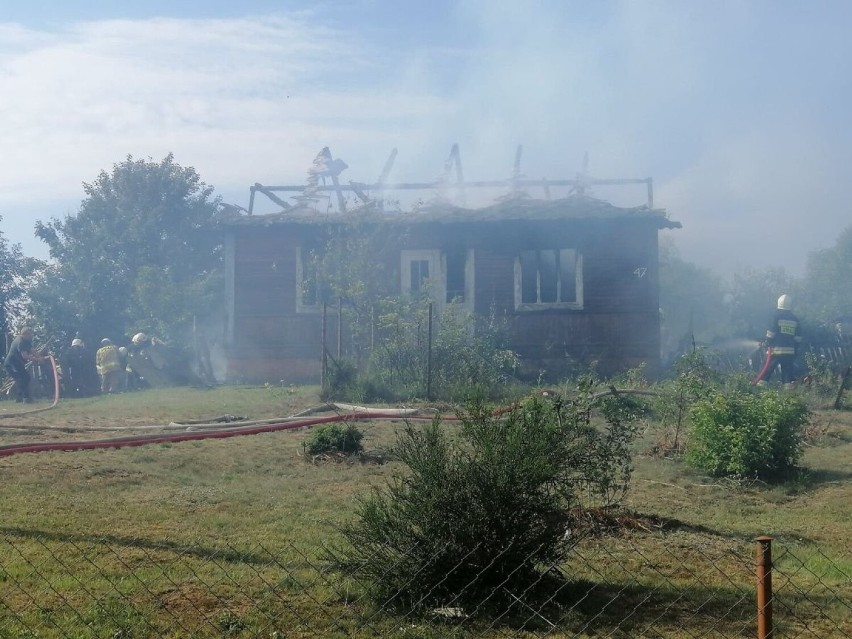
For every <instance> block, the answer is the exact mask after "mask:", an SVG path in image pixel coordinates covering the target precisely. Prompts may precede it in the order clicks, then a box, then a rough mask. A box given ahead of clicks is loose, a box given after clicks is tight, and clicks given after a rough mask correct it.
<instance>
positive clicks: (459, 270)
mask: <svg viewBox="0 0 852 639" xmlns="http://www.w3.org/2000/svg"><path fill="white" fill-rule="evenodd" d="M464 265H465V251H464V250H459V251H448V252H447V302H464Z"/></svg>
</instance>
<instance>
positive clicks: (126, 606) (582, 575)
mask: <svg viewBox="0 0 852 639" xmlns="http://www.w3.org/2000/svg"><path fill="white" fill-rule="evenodd" d="M571 541H572V548H573V549H572V552H571V553H570V555H569V558H568V560H567V561H566V562H564V563H560V564H559V565H553V566H540V567H539V570H538V572H537V574H539V575H540V577H539V578H538V579H537V581H536V582H535V583H525V584H524V585H523V586H522V587H517V586H516V585H515V584H513V582H512V578H513V571H514V570H515V569H516V568H515V569H513V568H512V567H511V566H509V567H506V568H505V569H504V570H503V571H502V574H503V575H504V578H503V580H502V581H499V582H495V583H491V584H490V586H489V587H490V590H489V591H487V592H485V593H484V594H483V595H482V596H481V597H480V598H479V599H478V601H479V603H478V604H476V605H471V604H468V605H467V606H466V607H463V606H461V605H459V604H458V601H457V600H454V599H453V598H449V599H448V600H447V601H443V602H440V603H439V604H438V605H435V604H434V603H430V604H428V605H427V604H426V603H425V601H423V600H421V601H410V600H408V599H405V598H404V594H403V593H390V594H388V593H383V594H382V593H381V589H376V588H375V584H372V583H368V582H366V580H365V579H363V576H362V575H360V574H359V571H358V570H357V569H353V568H351V567H350V568H348V569H347V570H341V565H340V563H339V562H336V561H335V560H334V557H335V553H336V552H338V551H333V550H330V549H328V548H326V547H324V546H322V545H317V546H315V547H310V548H307V547H303V546H297V545H295V544H291V543H284V544H281V543H272V542H270V543H269V544H264V543H254V544H245V545H244V544H236V543H229V542H224V541H222V540H211V541H210V542H208V543H202V544H195V545H186V546H184V545H177V544H171V543H166V542H153V541H149V540H145V539H125V538H118V537H91V538H89V537H86V536H84V535H75V534H63V533H53V534H47V533H44V532H36V531H27V530H23V529H5V530H3V529H0V637H2V638H3V639H5V638H10V639H11V638H14V639H18V638H28V637H31V638H36V637H38V638H45V639H49V638H54V637H56V638H74V639H84V638H90V637H91V638H93V639H94V638H110V639H130V638H134V639H135V638H148V637H151V638H154V637H157V638H160V637H172V638H178V637H264V638H267V639H271V638H279V639H280V638H284V637H411V638H427V637H435V638H437V637H477V638H478V637H487V638H491V637H494V638H505V637H554V638H556V637H601V636H603V637H755V636H758V637H768V636H771V637H775V638H780V637H814V638H817V637H819V638H825V637H849V636H852V571H850V566H852V555H850V552H849V549H847V548H843V549H839V550H838V551H837V552H836V553H831V554H829V553H827V552H826V551H824V550H821V549H820V548H818V547H817V546H816V545H814V544H812V543H804V542H802V543H798V542H795V543H794V542H787V541H779V542H775V557H774V560H770V562H771V563H770V565H769V566H768V572H767V575H769V576H770V578H771V579H772V583H773V585H774V589H773V588H771V587H770V588H769V590H768V591H767V590H765V586H767V585H768V584H767V583H765V582H766V581H767V579H766V578H764V579H762V580H760V579H758V578H757V577H756V575H758V574H759V572H756V570H758V571H759V570H760V566H759V565H758V564H760V553H758V554H757V556H756V554H755V543H754V542H753V541H747V540H738V539H733V538H722V537H719V536H718V535H709V534H704V533H702V532H701V531H700V530H699V531H667V532H660V531H654V530H645V529H643V526H642V525H641V524H640V525H639V526H636V527H634V528H633V529H625V530H621V531H619V532H618V533H615V534H606V535H601V534H585V533H583V534H576V535H575V538H573V539H572V540H571ZM757 548H758V550H759V549H760V548H761V545H760V543H758V546H757ZM338 556H339V555H338ZM449 572H450V573H452V570H450V571H449ZM449 576H450V575H449V574H448V577H449ZM414 577H415V575H412V578H414ZM439 586H440V584H436V588H438V587H439ZM758 586H761V587H763V588H764V590H760V588H759V587H758ZM471 587H473V585H471ZM478 587H481V584H478ZM761 595H762V596H764V597H766V599H765V601H764V602H763V604H762V607H760V609H759V607H758V600H759V598H760V596H761ZM767 613H769V614H768V616H769V623H770V626H769V633H770V634H765V633H766V631H767V626H766V625H765V622H766V617H767ZM761 617H762V621H761V619H760V618H761ZM761 632H762V633H764V634H762V635H761V634H760V633H761Z"/></svg>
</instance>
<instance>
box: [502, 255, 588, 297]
mask: <svg viewBox="0 0 852 639" xmlns="http://www.w3.org/2000/svg"><path fill="white" fill-rule="evenodd" d="M582 283H583V277H582V257H581V256H580V255H579V253H577V250H576V249H567V248H566V249H536V250H531V251H521V254H520V255H519V256H518V259H517V260H516V261H515V307H516V308H517V309H519V310H533V309H542V308H582V307H583V299H582V297H583V296H582V290H583V289H582Z"/></svg>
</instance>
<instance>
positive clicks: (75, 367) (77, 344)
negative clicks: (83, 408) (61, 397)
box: [61, 337, 86, 397]
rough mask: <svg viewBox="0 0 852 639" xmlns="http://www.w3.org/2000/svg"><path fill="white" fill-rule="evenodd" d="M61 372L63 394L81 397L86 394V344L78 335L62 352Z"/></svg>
mask: <svg viewBox="0 0 852 639" xmlns="http://www.w3.org/2000/svg"><path fill="white" fill-rule="evenodd" d="M61 361H62V374H63V382H64V385H65V394H66V395H68V396H69V397H83V396H84V395H85V394H86V391H85V389H86V371H85V368H86V344H85V343H84V342H83V340H82V339H80V338H79V337H75V338H74V339H73V340H71V346H70V347H69V348H68V349H67V350H66V351H65V352H64V353H63V354H62V358H61Z"/></svg>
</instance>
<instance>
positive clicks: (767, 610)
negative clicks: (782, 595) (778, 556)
mask: <svg viewBox="0 0 852 639" xmlns="http://www.w3.org/2000/svg"><path fill="white" fill-rule="evenodd" d="M755 541H756V542H757V552H756V556H755V567H756V570H757V639H770V638H771V637H772V636H773V628H772V537H765V536H764V537H758V538H757V539H755Z"/></svg>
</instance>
